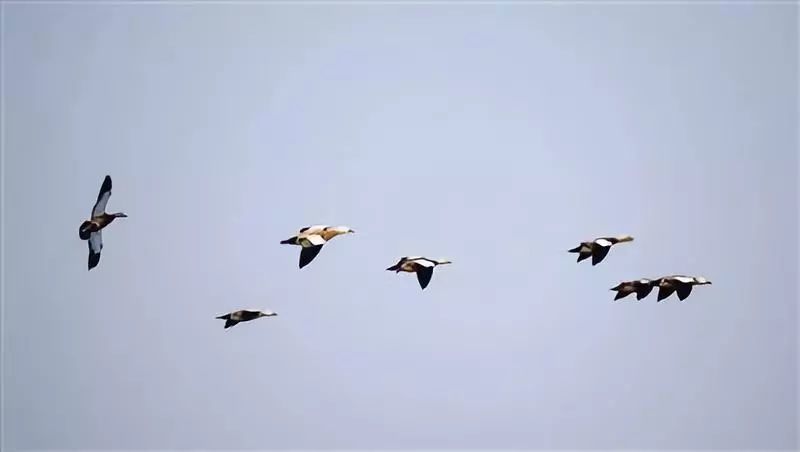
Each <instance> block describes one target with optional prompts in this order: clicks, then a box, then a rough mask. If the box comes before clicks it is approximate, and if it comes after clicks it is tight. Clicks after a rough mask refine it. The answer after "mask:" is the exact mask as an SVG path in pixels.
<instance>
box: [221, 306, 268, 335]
mask: <svg viewBox="0 0 800 452" xmlns="http://www.w3.org/2000/svg"><path fill="white" fill-rule="evenodd" d="M276 315H278V314H277V313H275V312H272V311H257V310H254V309H241V310H239V311H234V312H229V313H227V314H225V315H221V316H219V317H217V318H218V319H220V320H224V321H225V329H226V330H227V329H228V328H230V327H232V326H236V325H237V324H238V323H240V322H249V321H251V320H255V319H259V318H261V317H272V316H276Z"/></svg>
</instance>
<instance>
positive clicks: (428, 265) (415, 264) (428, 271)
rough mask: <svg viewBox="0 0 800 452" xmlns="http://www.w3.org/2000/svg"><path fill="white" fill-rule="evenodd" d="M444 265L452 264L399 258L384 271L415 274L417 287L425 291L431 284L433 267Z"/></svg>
mask: <svg viewBox="0 0 800 452" xmlns="http://www.w3.org/2000/svg"><path fill="white" fill-rule="evenodd" d="M444 264H452V262H450V261H448V260H436V259H429V258H427V257H421V256H416V257H401V258H400V260H399V261H398V262H397V263H396V264H394V265H392V266H391V267H389V268H387V269H386V270H389V271H393V272H395V273H400V272H407V273H416V274H417V280H418V281H419V286H420V287H421V288H423V289H425V288H426V287H428V284H429V283H430V282H431V278H432V277H433V269H434V267H436V266H438V265H444Z"/></svg>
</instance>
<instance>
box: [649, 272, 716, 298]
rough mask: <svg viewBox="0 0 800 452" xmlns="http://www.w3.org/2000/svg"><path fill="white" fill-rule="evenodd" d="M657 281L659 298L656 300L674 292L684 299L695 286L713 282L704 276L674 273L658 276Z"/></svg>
mask: <svg viewBox="0 0 800 452" xmlns="http://www.w3.org/2000/svg"><path fill="white" fill-rule="evenodd" d="M655 283H656V285H657V286H658V299H657V300H656V301H661V300H663V299H665V298H667V297H669V296H670V295H672V293H673V292H675V293H677V294H678V299H679V300H681V301H683V300H685V299H686V298H687V297H688V296H689V294H691V293H692V288H693V287H694V286H702V285H705V284H711V281H709V280H707V279H705V278H703V277H702V276H697V277H695V276H684V275H672V276H664V277H662V278H658V279H657V280H656V281H655Z"/></svg>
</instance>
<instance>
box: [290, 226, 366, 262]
mask: <svg viewBox="0 0 800 452" xmlns="http://www.w3.org/2000/svg"><path fill="white" fill-rule="evenodd" d="M355 232H356V231H354V230H352V229H350V228H349V227H347V226H328V225H315V226H308V227H305V228H303V229H300V231H298V233H297V235H295V236H293V237H289V238H288V239H286V240H282V241H281V244H282V245H298V246H300V247H301V249H300V264H299V265H300V268H303V267H305V266H306V265H308V264H310V263H311V261H313V260H314V258H315V257H317V254H319V252H320V251H321V250H322V246H323V245H325V244H326V243H328V242H329V241H330V240H331V239H333V238H334V237H336V236H339V235H342V234H353V233H355Z"/></svg>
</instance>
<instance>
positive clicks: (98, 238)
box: [89, 231, 103, 254]
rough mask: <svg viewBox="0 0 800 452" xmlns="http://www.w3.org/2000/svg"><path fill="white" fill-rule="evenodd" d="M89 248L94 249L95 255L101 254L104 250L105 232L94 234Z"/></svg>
mask: <svg viewBox="0 0 800 452" xmlns="http://www.w3.org/2000/svg"><path fill="white" fill-rule="evenodd" d="M89 246H91V247H92V252H93V253H95V254H99V253H100V251H101V250H102V249H103V231H97V232H92V234H91V235H90V236H89Z"/></svg>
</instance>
